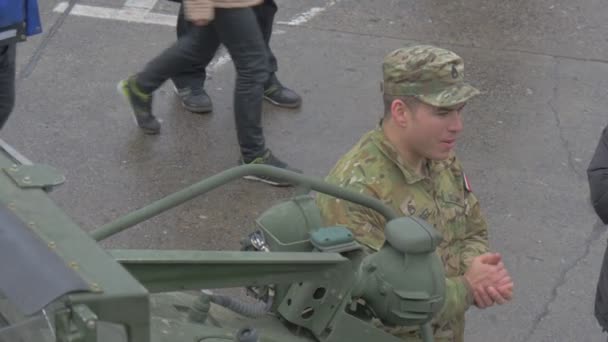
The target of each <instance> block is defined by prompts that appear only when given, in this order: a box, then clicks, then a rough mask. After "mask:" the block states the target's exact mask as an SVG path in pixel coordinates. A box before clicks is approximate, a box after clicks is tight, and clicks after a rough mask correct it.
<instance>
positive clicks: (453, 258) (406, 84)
mask: <svg viewBox="0 0 608 342" xmlns="http://www.w3.org/2000/svg"><path fill="white" fill-rule="evenodd" d="M421 61H422V62H421ZM403 65H405V67H403ZM425 67H426V69H425ZM420 69H422V70H423V72H417V71H420ZM384 73H385V75H384V91H385V92H388V93H389V94H391V95H412V96H414V95H415V96H416V97H417V98H419V99H420V100H421V101H424V102H427V103H429V102H433V103H434V105H436V106H450V105H453V104H458V103H462V102H464V101H466V100H467V99H468V98H470V97H472V96H474V95H476V94H477V93H478V91H477V90H476V89H475V88H473V87H471V86H469V85H466V84H464V83H462V60H461V59H460V57H458V56H456V55H455V54H454V53H452V52H449V51H446V50H442V49H438V48H434V47H414V48H410V49H400V50H397V51H395V52H393V53H391V54H389V55H388V56H387V58H386V59H385V63H384ZM412 75H413V76H414V78H415V81H411V79H412V77H411V76H412ZM444 76H447V77H444ZM446 79H447V80H446ZM457 79H460V81H458V82H451V80H457ZM425 82H426V83H425ZM442 82H443V83H442ZM400 85H401V86H403V87H402V88H399V86H400ZM446 88H447V89H446ZM433 89H435V90H438V92H436V93H433V92H432V90H433ZM446 91H447V93H446ZM418 92H422V93H423V94H425V95H420V94H419V93H418ZM425 168H426V170H425V171H426V172H425V174H426V176H421V175H418V174H417V173H416V172H415V171H414V170H413V169H411V168H410V167H409V166H408V165H406V164H405V163H404V162H403V161H402V160H401V158H400V156H399V154H398V153H397V150H396V149H395V148H394V147H393V145H392V144H391V143H390V142H389V141H388V140H387V139H386V137H385V135H384V132H383V131H382V128H381V127H379V128H376V129H375V130H372V131H370V132H368V133H366V134H365V135H364V136H363V137H362V138H361V140H360V141H359V142H358V143H357V144H356V145H355V146H354V147H353V148H352V149H351V150H350V151H349V152H348V153H346V154H345V155H344V156H343V157H342V158H341V159H340V160H339V161H338V163H337V164H336V165H335V166H334V168H333V169H332V171H331V172H330V174H329V176H328V177H327V178H326V180H327V181H328V182H330V183H333V184H337V185H340V186H343V187H345V188H349V189H350V190H354V191H358V192H361V193H365V194H368V195H371V196H373V197H376V198H378V199H380V200H382V201H383V202H384V203H386V204H387V205H389V206H391V207H392V208H393V209H395V210H396V211H397V212H399V213H401V214H403V215H405V216H410V215H415V216H418V217H420V218H422V219H424V220H427V221H428V222H430V223H431V224H433V225H434V226H435V228H436V229H438V230H439V232H441V233H442V235H443V242H442V243H441V245H440V246H439V248H438V250H437V252H438V254H439V255H440V257H441V259H442V261H443V264H444V266H445V268H444V269H445V273H446V301H445V305H444V307H443V308H442V310H441V312H440V314H439V315H438V316H437V317H436V318H435V319H434V321H433V328H434V332H435V333H434V335H435V341H437V342H447V341H457V342H460V341H463V339H464V313H465V311H466V310H467V309H468V308H469V306H470V305H471V304H472V302H473V299H472V294H471V291H470V289H469V288H468V286H467V283H466V282H465V281H464V280H463V279H462V275H463V274H464V273H465V271H466V269H467V267H468V266H469V265H470V262H471V259H473V258H474V257H475V256H478V255H480V254H483V253H485V252H487V251H488V237H487V234H488V233H487V225H486V221H485V219H484V218H483V216H482V214H481V211H480V207H479V202H478V201H477V198H476V197H475V196H474V195H473V193H471V191H470V188H469V187H468V183H467V182H466V178H465V176H464V173H463V171H462V166H461V165H460V162H459V161H458V159H457V158H456V157H455V156H454V155H451V156H450V157H449V158H448V159H446V160H441V161H431V160H429V161H427V163H426V165H425ZM317 204H318V206H319V208H320V209H321V213H322V216H323V218H324V220H325V223H326V224H327V225H343V226H346V227H348V228H350V229H351V230H352V231H353V232H354V234H355V236H356V238H357V240H358V241H359V242H361V243H362V244H364V245H366V246H367V247H369V248H370V249H373V250H378V249H379V248H380V247H381V246H382V244H383V242H384V231H383V230H384V225H385V219H384V217H383V216H382V215H380V214H378V213H377V212H375V211H373V210H371V209H368V208H365V207H362V206H359V205H356V204H353V203H351V202H347V201H343V200H339V199H336V198H334V197H330V196H327V195H321V194H319V196H318V197H317ZM385 329H386V330H387V331H389V332H391V333H393V334H394V335H396V336H399V337H401V338H402V339H403V340H406V341H420V340H421V338H420V336H419V332H418V328H417V327H394V328H389V327H385Z"/></svg>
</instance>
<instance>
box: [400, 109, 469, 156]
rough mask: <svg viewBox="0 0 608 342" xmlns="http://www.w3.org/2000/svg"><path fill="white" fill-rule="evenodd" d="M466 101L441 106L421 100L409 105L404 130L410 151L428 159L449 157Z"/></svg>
mask: <svg viewBox="0 0 608 342" xmlns="http://www.w3.org/2000/svg"><path fill="white" fill-rule="evenodd" d="M465 104H466V103H461V104H458V105H456V106H452V107H445V108H444V107H434V106H431V105H428V104H426V103H420V104H419V105H417V106H416V107H415V108H412V110H410V111H409V120H408V125H407V126H406V127H405V132H404V139H405V140H406V143H407V144H408V145H409V148H411V149H412V152H414V153H416V154H417V155H419V156H420V157H422V158H426V159H431V160H442V159H446V158H448V157H449V155H450V152H451V151H452V150H453V149H454V147H455V146H456V139H457V138H458V136H459V135H460V132H461V131H462V118H461V112H462V110H463V108H464V106H465Z"/></svg>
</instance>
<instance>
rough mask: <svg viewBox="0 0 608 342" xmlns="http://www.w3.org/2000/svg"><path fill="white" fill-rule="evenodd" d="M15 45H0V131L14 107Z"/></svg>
mask: <svg viewBox="0 0 608 342" xmlns="http://www.w3.org/2000/svg"><path fill="white" fill-rule="evenodd" d="M15 45H16V44H14V43H13V44H9V45H0V129H2V127H3V126H4V124H5V123H6V120H7V119H8V117H9V116H10V115H11V112H12V111H13V107H14V106H15V52H16V46H15Z"/></svg>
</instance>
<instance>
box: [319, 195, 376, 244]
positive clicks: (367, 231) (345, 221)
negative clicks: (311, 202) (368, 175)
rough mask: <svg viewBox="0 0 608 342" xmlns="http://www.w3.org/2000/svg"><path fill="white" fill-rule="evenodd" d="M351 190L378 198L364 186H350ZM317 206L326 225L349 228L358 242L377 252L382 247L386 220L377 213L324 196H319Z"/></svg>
mask: <svg viewBox="0 0 608 342" xmlns="http://www.w3.org/2000/svg"><path fill="white" fill-rule="evenodd" d="M349 190H352V191H356V192H360V193H365V194H368V195H371V196H373V197H377V196H375V195H374V193H373V191H372V190H371V189H369V188H368V187H366V186H365V185H364V184H349ZM317 206H318V207H319V209H320V210H321V217H322V218H323V223H324V224H325V225H327V226H344V227H347V228H348V229H350V230H351V231H352V232H353V234H354V235H355V238H356V239H357V241H359V242H360V243H362V244H364V245H366V246H368V247H370V248H372V249H373V250H375V251H377V250H379V249H380V247H382V244H383V243H384V225H385V219H384V217H383V216H382V215H380V214H379V213H377V212H376V211H374V210H372V209H369V208H366V207H363V206H361V205H358V204H355V203H352V202H349V201H346V200H342V199H339V198H335V197H332V196H328V195H324V194H318V195H317Z"/></svg>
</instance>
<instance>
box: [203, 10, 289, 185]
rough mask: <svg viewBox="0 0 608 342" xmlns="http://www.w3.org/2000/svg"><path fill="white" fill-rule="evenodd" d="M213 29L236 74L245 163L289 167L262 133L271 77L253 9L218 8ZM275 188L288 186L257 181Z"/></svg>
mask: <svg viewBox="0 0 608 342" xmlns="http://www.w3.org/2000/svg"><path fill="white" fill-rule="evenodd" d="M215 14H216V16H215V20H214V21H213V25H214V27H215V29H216V32H217V34H218V37H219V39H220V41H221V42H222V44H224V46H226V48H227V49H228V52H229V53H230V56H231V57H232V60H233V62H234V66H235V68H236V72H237V79H236V85H235V90H234V116H235V122H236V130H237V137H238V141H239V145H240V147H241V155H242V160H241V162H242V163H245V164H251V163H255V164H268V165H272V166H276V167H280V168H289V167H288V165H287V164H286V163H284V162H282V161H281V160H279V159H278V158H276V157H275V156H274V155H273V154H272V153H271V152H270V150H268V149H267V148H266V144H265V141H264V134H263V129H262V96H263V93H264V83H265V82H266V80H267V79H268V76H269V72H268V70H269V68H268V56H267V54H266V48H265V46H264V39H263V37H262V33H261V31H260V29H259V27H258V24H257V20H256V17H255V15H254V12H253V11H252V10H251V8H230V9H221V8H216V13H215ZM254 179H256V180H261V181H264V182H266V183H269V184H272V185H283V186H284V185H289V184H287V183H285V182H282V181H280V180H277V179H269V178H264V177H255V178H254Z"/></svg>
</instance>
